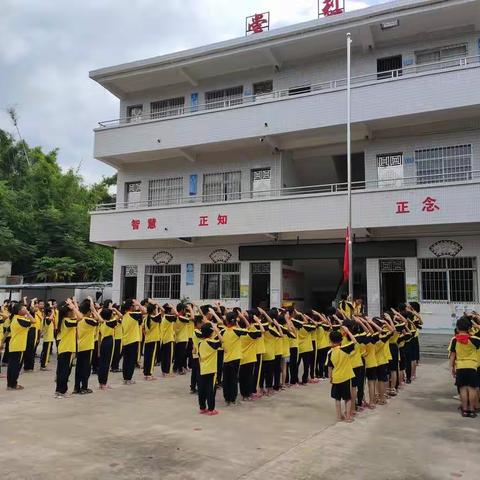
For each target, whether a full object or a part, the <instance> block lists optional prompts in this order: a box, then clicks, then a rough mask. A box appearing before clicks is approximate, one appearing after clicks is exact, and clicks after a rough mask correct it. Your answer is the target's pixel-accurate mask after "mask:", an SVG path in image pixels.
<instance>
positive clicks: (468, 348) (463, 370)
mask: <svg viewBox="0 0 480 480" xmlns="http://www.w3.org/2000/svg"><path fill="white" fill-rule="evenodd" d="M471 327H472V322H471V321H470V319H469V318H468V317H467V316H466V315H464V316H463V317H461V318H459V319H458V321H457V332H458V333H457V334H456V335H455V337H454V338H453V339H452V342H451V345H450V367H451V369H452V374H453V376H454V377H455V379H456V382H455V383H456V385H457V387H458V389H459V392H460V400H461V402H462V417H470V418H475V417H476V416H477V414H476V413H475V410H476V409H477V407H478V397H477V388H478V377H477V363H478V358H477V354H478V349H479V348H480V337H476V336H473V335H471V334H470V332H469V330H470V328H471Z"/></svg>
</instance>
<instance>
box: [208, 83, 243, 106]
mask: <svg viewBox="0 0 480 480" xmlns="http://www.w3.org/2000/svg"><path fill="white" fill-rule="evenodd" d="M242 102H243V85H241V86H239V87H231V88H223V89H221V90H213V91H211V92H205V103H206V108H207V109H213V108H224V107H231V106H233V105H240V104H241V103H242Z"/></svg>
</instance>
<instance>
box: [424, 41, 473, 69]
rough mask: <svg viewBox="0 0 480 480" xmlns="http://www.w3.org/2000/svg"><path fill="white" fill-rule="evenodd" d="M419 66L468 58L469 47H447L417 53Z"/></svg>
mask: <svg viewBox="0 0 480 480" xmlns="http://www.w3.org/2000/svg"><path fill="white" fill-rule="evenodd" d="M415 56H416V63H417V65H421V64H424V63H434V62H440V61H442V60H448V59H450V58H459V57H466V56H467V45H465V44H463V45H447V46H445V47H439V48H432V49H429V50H422V51H420V52H416V53H415Z"/></svg>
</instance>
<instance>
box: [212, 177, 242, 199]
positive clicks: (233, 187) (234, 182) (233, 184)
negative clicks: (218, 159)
mask: <svg viewBox="0 0 480 480" xmlns="http://www.w3.org/2000/svg"><path fill="white" fill-rule="evenodd" d="M241 183H242V173H241V172H223V173H206V174H204V175H203V201H204V202H228V201H230V200H239V199H240V198H241Z"/></svg>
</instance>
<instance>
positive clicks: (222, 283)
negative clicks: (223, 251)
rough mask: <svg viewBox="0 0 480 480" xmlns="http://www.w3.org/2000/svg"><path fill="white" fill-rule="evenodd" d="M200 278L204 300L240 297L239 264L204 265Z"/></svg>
mask: <svg viewBox="0 0 480 480" xmlns="http://www.w3.org/2000/svg"><path fill="white" fill-rule="evenodd" d="M200 278H201V294H202V299H220V298H222V299H225V298H239V297H240V264H239V263H204V264H202V265H201V269H200Z"/></svg>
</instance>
